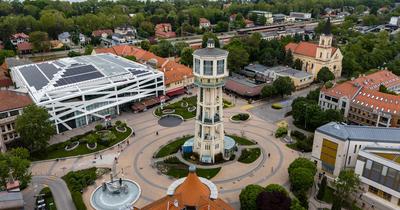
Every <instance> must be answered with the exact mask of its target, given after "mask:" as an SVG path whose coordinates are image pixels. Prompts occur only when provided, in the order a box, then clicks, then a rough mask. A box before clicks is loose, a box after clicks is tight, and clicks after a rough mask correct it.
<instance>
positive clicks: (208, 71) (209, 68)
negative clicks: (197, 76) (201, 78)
mask: <svg viewBox="0 0 400 210" xmlns="http://www.w3.org/2000/svg"><path fill="white" fill-rule="evenodd" d="M203 65H204V75H213V62H212V61H204V64H203Z"/></svg>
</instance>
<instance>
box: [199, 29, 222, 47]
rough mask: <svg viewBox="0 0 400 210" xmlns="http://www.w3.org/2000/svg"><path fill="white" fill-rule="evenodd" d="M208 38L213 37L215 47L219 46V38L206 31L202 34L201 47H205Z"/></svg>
mask: <svg viewBox="0 0 400 210" xmlns="http://www.w3.org/2000/svg"><path fill="white" fill-rule="evenodd" d="M208 39H214V45H215V47H217V48H218V47H219V39H218V37H217V36H216V35H215V34H213V33H211V32H206V33H204V34H203V38H202V43H201V47H202V48H205V47H207V42H208Z"/></svg>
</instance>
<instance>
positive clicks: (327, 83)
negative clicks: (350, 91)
mask: <svg viewBox="0 0 400 210" xmlns="http://www.w3.org/2000/svg"><path fill="white" fill-rule="evenodd" d="M325 87H326V88H328V89H329V88H331V87H333V83H332V82H331V81H328V82H326V83H325Z"/></svg>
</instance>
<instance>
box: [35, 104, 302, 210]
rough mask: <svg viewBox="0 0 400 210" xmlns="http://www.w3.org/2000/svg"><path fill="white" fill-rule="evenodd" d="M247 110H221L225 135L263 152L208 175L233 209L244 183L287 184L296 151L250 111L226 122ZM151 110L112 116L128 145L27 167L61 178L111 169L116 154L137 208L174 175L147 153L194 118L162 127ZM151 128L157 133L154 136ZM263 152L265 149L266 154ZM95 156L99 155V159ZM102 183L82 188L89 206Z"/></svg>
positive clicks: (189, 130)
mask: <svg viewBox="0 0 400 210" xmlns="http://www.w3.org/2000/svg"><path fill="white" fill-rule="evenodd" d="M248 108H249V106H247V105H246V104H245V102H244V101H242V100H240V101H239V100H238V101H237V105H236V106H235V107H233V108H229V109H225V110H224V122H225V124H224V126H225V130H226V133H227V134H236V135H244V136H245V137H246V138H248V139H252V140H254V141H256V142H257V144H258V145H259V146H260V148H261V150H262V152H263V154H262V155H261V156H260V157H259V158H258V159H257V160H256V161H255V162H253V163H251V164H243V163H239V162H236V163H234V164H227V165H224V166H223V167H222V169H221V171H220V172H219V173H218V174H217V175H216V176H215V177H214V178H212V179H211V180H212V181H213V182H214V183H215V184H216V185H217V186H218V188H219V193H220V195H219V196H220V197H221V198H223V199H224V200H225V201H227V202H228V203H231V204H232V205H233V206H234V207H235V208H237V209H239V194H240V191H241V190H242V189H243V188H244V187H245V186H246V185H248V184H260V185H261V186H266V185H268V184H270V183H277V184H282V185H285V186H287V185H288V174H287V168H288V166H289V164H290V163H291V162H292V161H293V160H294V159H295V158H297V157H298V156H299V154H298V152H296V151H293V150H291V149H289V148H288V147H286V145H285V144H284V143H282V142H281V141H280V140H279V139H276V138H275V137H273V135H272V132H274V131H275V130H276V125H274V124H273V123H270V122H267V121H264V120H262V119H260V118H259V117H258V116H254V115H252V117H251V119H250V120H249V121H247V122H243V123H232V122H230V121H229V117H231V116H232V115H235V114H237V113H240V112H247V111H246V109H248ZM152 111H153V109H151V110H148V111H146V112H143V113H138V114H132V113H124V114H123V115H121V116H120V117H118V119H116V120H121V121H126V122H127V124H128V125H129V126H130V127H132V128H133V130H134V133H135V135H132V136H131V137H130V138H129V145H128V144H127V143H123V144H121V146H115V147H113V148H111V149H108V150H106V151H103V152H101V153H99V154H97V155H96V159H95V155H88V156H82V157H74V158H66V159H65V160H59V161H55V160H53V161H42V162H34V163H33V164H32V166H31V171H32V174H33V175H47V176H48V175H53V176H58V177H61V176H63V175H64V174H66V173H68V172H69V171H71V170H80V169H85V168H89V167H93V166H96V167H109V168H111V167H112V163H113V160H114V158H115V157H118V165H117V171H118V172H120V174H121V175H122V176H123V177H125V178H128V179H131V180H134V181H136V182H137V183H138V184H139V185H140V186H141V188H142V195H141V197H140V199H139V200H138V201H137V202H136V203H135V206H138V207H142V206H144V205H146V204H148V203H149V202H151V201H154V200H157V199H159V198H161V197H163V196H165V194H166V190H167V187H168V186H169V185H170V184H171V183H172V182H173V181H174V179H172V178H169V177H167V176H165V175H161V174H160V173H159V172H158V171H157V169H156V168H154V167H153V158H152V157H153V155H154V154H155V153H156V152H157V150H158V149H159V148H160V147H162V146H163V145H165V144H167V143H168V142H169V141H172V140H174V139H175V138H178V137H181V136H183V135H191V134H193V132H194V120H188V121H185V122H183V123H181V124H180V125H178V126H176V127H162V126H160V125H159V124H158V118H156V117H154V116H153V114H152ZM93 126H94V125H91V126H89V127H86V128H81V129H76V130H73V132H67V133H66V134H64V135H59V136H57V137H56V138H54V139H53V142H59V141H62V140H63V139H67V138H69V137H70V136H72V135H78V134H80V133H83V132H85V131H87V130H89V129H91V128H92V127H93ZM156 132H158V133H159V135H156ZM268 153H270V157H269V158H268V155H267V154H268ZM100 154H101V155H102V159H100V158H99V156H100ZM104 177H105V178H107V177H108V176H104ZM107 179H108V178H107ZM102 181H103V180H102V179H99V180H97V181H96V184H95V185H93V186H90V187H89V188H88V189H86V191H85V192H84V194H83V196H84V201H85V203H86V205H87V206H88V207H89V208H90V203H89V199H90V195H91V193H92V192H93V190H94V189H95V188H96V187H97V186H99V185H100V184H101V182H102Z"/></svg>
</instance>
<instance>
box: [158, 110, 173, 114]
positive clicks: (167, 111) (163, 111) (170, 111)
mask: <svg viewBox="0 0 400 210" xmlns="http://www.w3.org/2000/svg"><path fill="white" fill-rule="evenodd" d="M161 112H162V113H163V114H173V113H175V109H164V110H162V111H161Z"/></svg>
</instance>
